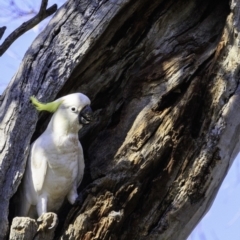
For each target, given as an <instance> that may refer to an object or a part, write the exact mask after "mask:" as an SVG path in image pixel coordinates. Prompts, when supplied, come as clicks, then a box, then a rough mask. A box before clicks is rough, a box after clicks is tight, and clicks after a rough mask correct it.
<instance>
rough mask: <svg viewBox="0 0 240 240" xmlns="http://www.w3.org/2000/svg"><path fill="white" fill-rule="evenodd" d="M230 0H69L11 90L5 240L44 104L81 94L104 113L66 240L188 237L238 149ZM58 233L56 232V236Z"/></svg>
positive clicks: (0, 194)
mask: <svg viewBox="0 0 240 240" xmlns="http://www.w3.org/2000/svg"><path fill="white" fill-rule="evenodd" d="M239 4H240V3H239V2H238V1H235V0H232V2H230V3H229V1H227V0H219V1H215V0H201V1H200V0H189V1H186V0H179V1H175V0H156V1H148V0H141V1H133V0H112V1H98V0H95V1H91V0H82V1H74V0H69V1H68V2H67V3H66V4H65V5H64V6H63V7H62V8H61V9H60V10H58V11H57V14H56V15H55V16H54V17H53V19H52V20H51V21H50V23H49V25H48V26H47V27H46V29H45V30H44V31H43V32H42V33H41V34H40V35H39V36H38V38H37V39H36V40H35V41H34V42H33V44H32V45H31V47H30V48H29V50H28V51H27V53H26V55H25V57H24V59H23V61H22V64H21V66H20V68H19V70H18V72H17V73H16V75H15V76H14V78H13V79H12V81H11V83H10V85H9V86H8V88H7V90H6V91H5V93H4V94H3V96H2V100H1V115H0V136H1V143H0V152H1V156H0V160H1V161H0V162H1V172H0V211H1V219H0V230H1V231H0V238H1V239H3V238H4V237H6V235H7V233H8V229H9V226H8V212H9V201H10V199H11V198H12V196H13V195H14V193H15V192H16V190H17V188H18V185H19V183H20V181H21V178H22V175H23V173H24V167H25V163H26V158H27V155H28V150H29V146H30V143H31V142H32V141H33V140H34V139H35V138H36V137H37V136H38V135H39V134H40V133H41V132H42V131H43V129H44V128H45V126H46V123H47V122H48V119H49V116H48V115H46V114H41V115H39V116H38V114H37V112H36V111H35V109H34V108H33V107H32V106H31V105H30V103H29V97H30V96H31V95H35V96H37V98H38V99H40V100H42V101H50V100H53V99H55V98H56V97H59V96H62V95H65V94H68V93H71V92H77V91H80V92H83V93H84V94H86V95H88V96H89V97H90V98H91V100H92V107H93V109H94V110H95V115H96V121H95V123H94V124H92V125H91V126H89V127H87V128H85V129H84V130H83V131H81V132H80V138H81V141H82V143H83V147H84V151H85V162H86V165H87V168H86V172H85V178H84V181H83V183H82V185H81V187H80V189H79V191H80V192H81V196H82V197H81V199H79V201H78V202H77V203H76V204H75V206H73V207H72V208H71V209H70V211H69V213H68V214H67V217H66V219H65V221H64V222H63V223H62V228H61V231H60V230H58V231H57V234H56V237H57V238H61V239H84V240H87V239H132V240H134V239H138V240H139V239H141V240H143V239H147V240H151V239H185V238H186V237H187V236H188V235H189V233H190V232H191V230H192V229H193V228H194V226H195V225H196V224H197V223H198V221H199V220H200V219H201V218H202V216H203V215H204V214H205V213H206V211H207V210H208V208H209V207H210V206H211V203H212V201H213V199H214V197H215V195H216V193H217V190H218V189H219V186H220V184H221V182H222V180H223V178H224V176H225V175H226V172H227V171H228V169H229V167H230V165H231V163H232V161H233V159H234V158H235V156H236V154H237V153H238V151H239V132H240V121H239V119H240V109H239V108H240V88H239V79H240V72H239V60H238V56H239V53H240V52H239V29H240V25H239V24H240V23H239V7H240V5H239ZM49 239H50V238H49Z"/></svg>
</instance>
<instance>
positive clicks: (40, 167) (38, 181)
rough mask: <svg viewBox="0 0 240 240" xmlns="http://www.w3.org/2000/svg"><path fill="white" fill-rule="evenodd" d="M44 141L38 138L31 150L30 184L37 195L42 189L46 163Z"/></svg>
mask: <svg viewBox="0 0 240 240" xmlns="http://www.w3.org/2000/svg"><path fill="white" fill-rule="evenodd" d="M43 144H44V139H41V137H40V138H38V139H37V140H36V141H35V142H34V143H33V146H32V149H31V159H29V160H30V161H31V166H30V168H31V174H32V182H33V187H34V189H35V191H36V192H37V193H38V194H39V193H40V192H41V190H42V188H43V184H44V180H45V176H46V172H47V168H48V162H47V158H46V152H45V149H44V146H42V145H43Z"/></svg>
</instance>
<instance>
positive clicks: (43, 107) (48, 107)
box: [30, 96, 62, 113]
mask: <svg viewBox="0 0 240 240" xmlns="http://www.w3.org/2000/svg"><path fill="white" fill-rule="evenodd" d="M30 100H31V102H32V105H33V106H34V107H35V108H36V109H37V110H38V111H48V112H51V113H54V112H56V111H57V109H58V107H59V106H60V105H61V103H62V101H54V102H49V103H41V102H39V101H38V100H37V99H36V97H34V96H31V97H30Z"/></svg>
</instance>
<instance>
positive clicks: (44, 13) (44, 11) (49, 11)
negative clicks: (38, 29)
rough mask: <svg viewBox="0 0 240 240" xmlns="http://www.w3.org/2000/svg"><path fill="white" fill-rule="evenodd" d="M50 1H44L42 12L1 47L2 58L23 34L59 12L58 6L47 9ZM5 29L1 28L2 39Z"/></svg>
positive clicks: (25, 23) (18, 29) (16, 31)
mask: <svg viewBox="0 0 240 240" xmlns="http://www.w3.org/2000/svg"><path fill="white" fill-rule="evenodd" d="M47 3H48V0H42V3H41V7H40V10H39V12H38V14H37V15H36V16H35V17H33V18H32V19H30V20H28V21H27V22H24V23H23V24H22V25H21V26H20V27H18V28H17V29H16V30H15V31H13V32H12V33H11V34H10V35H9V36H8V37H7V38H6V39H5V40H4V42H3V43H2V45H1V46H0V57H1V56H2V55H3V53H5V52H6V50H7V49H8V48H9V47H10V46H11V44H12V43H13V42H14V41H15V40H16V39H17V38H19V37H20V36H21V35H22V34H24V33H25V32H27V31H28V30H30V29H31V28H33V27H34V26H36V25H37V24H38V23H40V22H41V21H42V20H44V19H45V18H47V17H49V16H50V15H52V14H53V13H54V12H56V10H57V4H54V5H52V6H51V7H49V8H48V9H46V7H47ZM3 28H4V27H2V28H0V39H1V37H2V35H3V33H4V31H5V29H6V28H5V29H4V30H2V29H3Z"/></svg>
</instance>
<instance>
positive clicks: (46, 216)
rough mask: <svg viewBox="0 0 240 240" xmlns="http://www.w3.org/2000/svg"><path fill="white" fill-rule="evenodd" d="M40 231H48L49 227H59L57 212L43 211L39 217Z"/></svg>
mask: <svg viewBox="0 0 240 240" xmlns="http://www.w3.org/2000/svg"><path fill="white" fill-rule="evenodd" d="M37 223H38V230H37V231H38V232H39V231H46V230H48V229H52V228H55V227H57V225H58V217H57V214H56V213H52V212H48V213H43V214H42V215H41V216H40V217H39V218H38V219H37Z"/></svg>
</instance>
